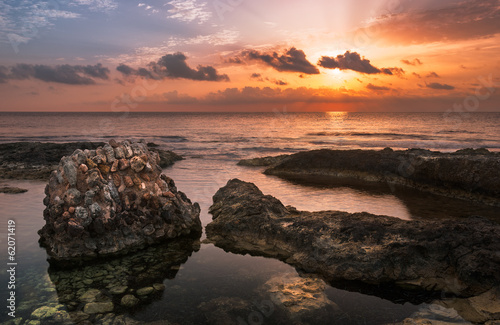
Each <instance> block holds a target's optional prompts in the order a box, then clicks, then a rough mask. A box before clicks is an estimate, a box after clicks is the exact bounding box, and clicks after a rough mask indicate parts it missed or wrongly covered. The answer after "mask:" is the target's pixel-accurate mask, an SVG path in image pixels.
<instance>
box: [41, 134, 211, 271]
mask: <svg viewBox="0 0 500 325" xmlns="http://www.w3.org/2000/svg"><path fill="white" fill-rule="evenodd" d="M112 145H114V147H113V146H112ZM116 152H118V156H119V157H122V156H123V155H122V152H123V153H124V155H125V156H126V157H127V158H119V160H117V159H118V158H117V157H116V156H115V153H116ZM159 163H160V157H159V155H158V153H157V152H153V151H150V150H148V148H147V146H146V145H145V144H144V143H141V142H134V143H130V142H128V141H124V142H122V143H117V142H116V141H114V142H113V143H111V144H106V145H104V146H103V147H98V148H97V149H96V150H80V149H77V150H76V151H75V152H74V153H73V154H72V155H71V156H68V157H63V158H62V159H61V162H60V164H59V167H58V168H57V170H55V171H53V172H52V174H51V177H50V180H49V184H48V185H47V187H46V189H45V194H46V195H47V196H46V198H45V199H44V204H45V205H46V209H45V210H44V219H45V221H46V224H45V226H44V227H43V228H42V229H41V230H40V231H39V235H40V243H41V245H42V246H44V247H45V248H46V249H47V253H48V254H49V256H50V258H51V260H52V261H55V262H60V264H63V263H66V262H68V263H69V264H73V263H75V262H79V261H81V259H85V258H95V257H103V256H108V255H116V254H122V253H127V252H129V251H132V250H136V249H139V248H142V247H144V246H146V245H150V244H153V243H156V242H160V241H164V240H167V239H171V238H175V237H178V236H182V235H187V234H198V235H199V234H200V233H201V222H200V219H199V213H200V207H199V205H198V204H197V203H194V204H193V203H191V201H190V200H189V199H188V198H187V197H186V195H185V194H184V193H182V192H180V191H177V188H176V186H175V183H174V181H173V180H172V179H171V178H169V177H167V176H166V175H164V174H161V168H160V166H159Z"/></svg>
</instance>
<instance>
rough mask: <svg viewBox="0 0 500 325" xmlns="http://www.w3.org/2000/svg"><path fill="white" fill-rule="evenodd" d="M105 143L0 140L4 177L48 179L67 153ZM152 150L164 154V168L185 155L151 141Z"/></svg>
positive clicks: (162, 158) (161, 162) (2, 175)
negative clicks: (8, 141)
mask: <svg viewBox="0 0 500 325" xmlns="http://www.w3.org/2000/svg"><path fill="white" fill-rule="evenodd" d="M103 145H104V142H68V143H50V142H47V143H46V142H12V143H0V178H3V179H29V180H48V179H49V176H50V173H51V172H52V171H53V170H54V169H56V168H57V165H58V164H59V160H60V159H61V157H63V156H69V155H71V154H72V153H73V152H74V151H75V150H77V149H80V150H85V149H87V150H95V149H97V147H99V146H103ZM148 147H149V149H150V150H151V151H155V152H158V154H159V155H160V159H161V160H160V167H161V168H166V167H168V166H171V165H173V164H174V163H175V162H176V161H178V160H182V159H183V158H182V157H181V156H179V155H177V154H176V153H174V152H172V151H170V150H163V149H159V148H157V147H156V145H155V144H154V143H148Z"/></svg>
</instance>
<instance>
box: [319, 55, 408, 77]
mask: <svg viewBox="0 0 500 325" xmlns="http://www.w3.org/2000/svg"><path fill="white" fill-rule="evenodd" d="M318 65H319V66H320V67H323V68H325V69H339V70H353V71H357V72H360V73H365V74H377V73H382V74H388V75H397V76H401V75H403V74H404V70H403V69H401V68H382V69H379V68H376V67H374V66H373V65H372V64H371V63H370V60H368V59H365V58H364V57H363V58H361V55H359V53H357V52H350V51H346V52H345V53H344V54H339V55H337V56H336V57H330V56H322V57H321V59H320V60H319V61H318Z"/></svg>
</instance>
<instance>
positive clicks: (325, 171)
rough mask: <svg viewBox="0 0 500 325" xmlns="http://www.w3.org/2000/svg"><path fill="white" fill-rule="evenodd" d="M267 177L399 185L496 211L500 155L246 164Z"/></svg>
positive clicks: (468, 152) (350, 153)
mask: <svg viewBox="0 0 500 325" xmlns="http://www.w3.org/2000/svg"><path fill="white" fill-rule="evenodd" d="M238 164H239V165H243V166H267V167H268V168H267V169H266V170H265V172H264V173H265V174H268V175H276V176H279V177H282V178H286V179H293V180H301V179H306V180H310V179H311V178H312V177H315V178H318V179H322V182H326V183H329V182H332V183H333V182H339V181H341V180H349V179H356V180H363V181H368V182H382V183H389V184H397V185H403V186H407V187H410V188H415V189H418V190H422V191H426V192H431V193H435V194H439V195H443V196H447V197H453V198H459V199H466V200H471V201H475V202H481V203H486V204H488V205H493V206H500V153H498V152H489V151H488V150H486V149H476V150H474V149H463V150H458V151H456V152H453V153H441V152H436V151H429V150H423V149H409V150H405V151H402V150H398V151H395V150H392V149H391V148H386V149H384V150H379V151H375V150H328V149H322V150H311V151H304V152H299V153H296V154H293V155H289V156H278V157H263V158H254V159H245V160H242V161H240V162H239V163H238Z"/></svg>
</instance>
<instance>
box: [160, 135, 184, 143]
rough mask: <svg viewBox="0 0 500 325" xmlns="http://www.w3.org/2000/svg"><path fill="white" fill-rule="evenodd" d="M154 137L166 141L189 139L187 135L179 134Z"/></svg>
mask: <svg viewBox="0 0 500 325" xmlns="http://www.w3.org/2000/svg"><path fill="white" fill-rule="evenodd" d="M154 138H158V139H161V140H162V141H164V142H186V141H189V140H188V139H187V138H185V137H181V136H179V135H159V136H156V137H154Z"/></svg>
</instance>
